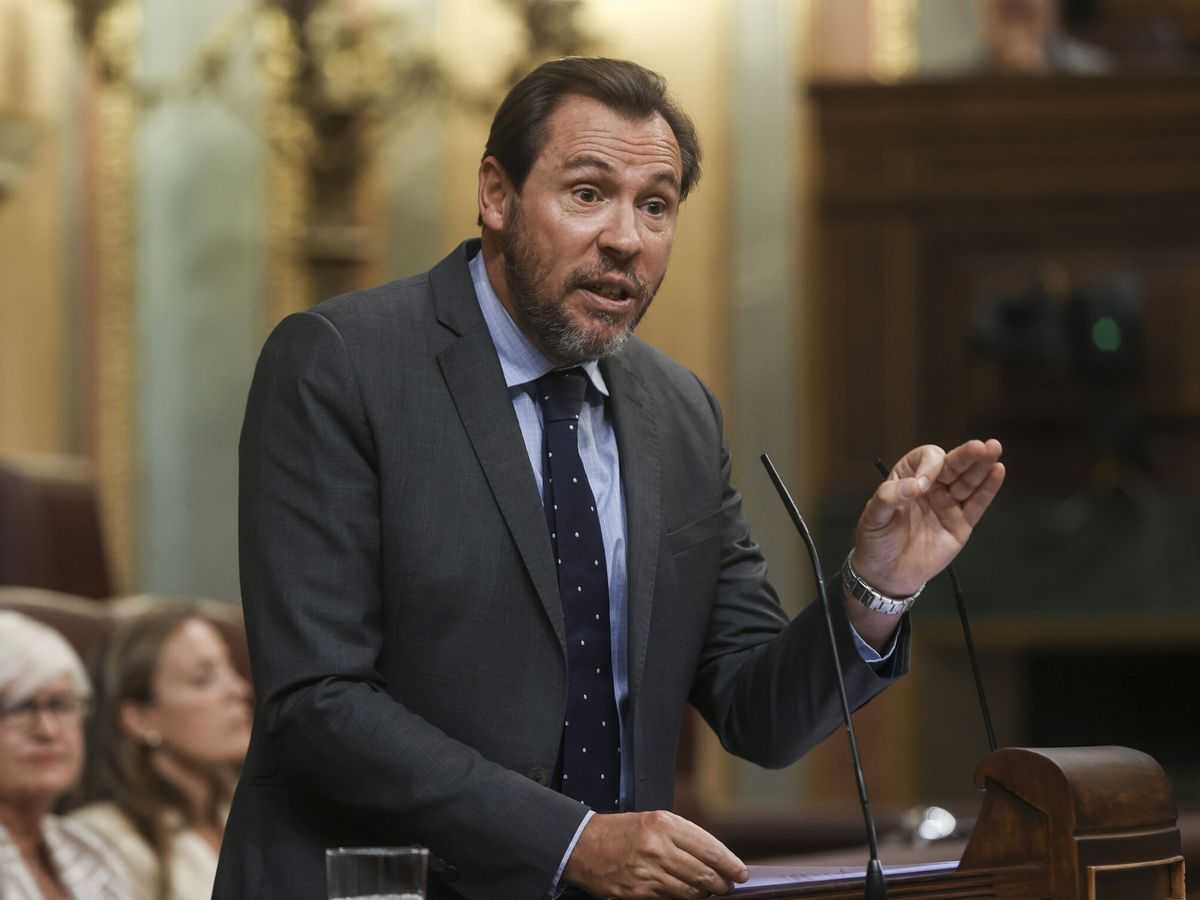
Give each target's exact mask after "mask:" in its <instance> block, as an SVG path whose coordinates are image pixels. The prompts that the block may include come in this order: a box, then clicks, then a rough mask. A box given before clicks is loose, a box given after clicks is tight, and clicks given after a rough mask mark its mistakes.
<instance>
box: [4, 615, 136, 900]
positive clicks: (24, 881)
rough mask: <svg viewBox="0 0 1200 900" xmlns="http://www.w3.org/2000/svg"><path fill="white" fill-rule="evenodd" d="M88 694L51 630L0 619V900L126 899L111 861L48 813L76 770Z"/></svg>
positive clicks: (98, 844) (75, 661)
mask: <svg viewBox="0 0 1200 900" xmlns="http://www.w3.org/2000/svg"><path fill="white" fill-rule="evenodd" d="M90 694H91V687H90V685H89V683H88V678H87V675H86V674H85V672H84V669H83V665H82V663H80V661H79V656H78V655H76V653H75V651H74V650H72V649H71V646H70V644H68V643H67V642H66V640H64V639H63V637H62V636H61V635H60V634H59V633H58V632H57V631H55V630H54V629H52V628H49V627H47V626H46V625H43V624H41V623H40V622H36V621H34V620H33V619H30V618H28V617H27V616H23V615H21V614H20V613H15V612H0V898H3V900H64V898H70V900H127V898H128V897H129V885H128V882H127V881H126V879H125V870H124V867H123V865H122V863H121V860H120V859H119V857H117V856H116V855H114V853H113V851H112V850H111V849H109V847H108V846H107V845H106V844H105V843H104V842H103V841H102V840H100V838H99V837H97V836H96V835H95V834H94V833H93V832H92V831H91V830H90V829H88V828H87V827H86V826H84V825H81V824H79V823H76V822H72V821H70V820H68V819H62V818H59V817H58V816H55V815H53V814H52V812H51V810H53V809H54V808H55V806H56V804H57V803H58V801H59V799H60V798H61V797H62V796H63V795H64V794H65V793H66V792H67V791H68V790H70V789H71V788H72V787H74V785H75V783H76V781H78V779H79V773H80V771H81V770H82V768H83V719H84V716H85V715H86V713H87V708H88V697H89V695H90Z"/></svg>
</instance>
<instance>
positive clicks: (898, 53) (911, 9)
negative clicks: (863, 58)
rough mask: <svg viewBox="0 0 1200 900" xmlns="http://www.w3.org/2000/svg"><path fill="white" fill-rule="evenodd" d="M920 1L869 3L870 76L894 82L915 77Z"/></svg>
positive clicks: (874, 0) (918, 48) (878, 1)
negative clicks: (870, 38)
mask: <svg viewBox="0 0 1200 900" xmlns="http://www.w3.org/2000/svg"><path fill="white" fill-rule="evenodd" d="M920 12H921V3H920V0H871V37H872V41H871V74H872V75H874V76H875V77H876V78H878V79H879V80H880V81H898V80H899V79H901V78H907V77H909V76H911V75H914V74H916V71H917V65H918V63H919V62H920V47H919V45H918V42H917V25H918V17H919V16H920Z"/></svg>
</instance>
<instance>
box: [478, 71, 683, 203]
mask: <svg viewBox="0 0 1200 900" xmlns="http://www.w3.org/2000/svg"><path fill="white" fill-rule="evenodd" d="M570 95H578V96H583V97H591V98H592V99H593V100H598V101H600V102H601V103H603V104H604V105H605V106H607V107H609V108H611V109H613V110H616V111H617V112H619V113H622V114H623V115H626V116H629V117H631V118H637V119H643V118H647V117H649V116H652V115H654V114H655V113H658V114H659V115H660V116H662V117H663V119H665V120H666V122H667V124H668V125H670V126H671V131H673V132H674V133H675V140H676V142H678V144H679V153H680V156H681V157H682V161H683V181H682V183H681V184H680V186H679V193H680V196H681V199H682V198H686V197H687V195H688V192H689V191H690V190H691V189H692V188H693V187H694V186H695V185H696V182H697V181H698V180H699V179H700V139H699V138H698V137H697V136H696V126H695V125H693V124H692V120H691V119H690V118H689V117H688V115H687V113H685V112H684V111H683V110H682V109H680V108H679V106H677V105H676V103H675V101H674V100H672V99H671V97H670V95H669V94H668V93H667V82H666V79H664V78H663V77H662V76H661V75H659V74H658V73H657V72H652V71H650V70H649V69H647V68H644V67H642V66H639V65H638V64H637V63H634V62H629V61H628V60H622V59H605V58H603V57H583V56H568V57H565V58H564V59H555V60H551V61H550V62H547V63H543V64H542V65H540V66H538V67H537V68H536V69H534V70H533V71H532V72H530V73H529V74H528V75H526V76H525V77H524V78H522V79H521V80H520V81H518V82H517V83H516V84H515V85H513V88H512V90H510V91H509V92H508V95H507V96H506V97H505V98H504V100H503V101H502V102H501V104H500V108H499V109H497V110H496V117H495V118H494V119H492V130H491V132H490V133H489V134H488V140H487V146H486V147H485V148H484V151H483V155H484V158H487V157H488V156H494V157H495V158H496V159H497V160H498V161H499V162H500V165H502V166H503V167H504V171H505V173H506V174H507V175H508V178H509V180H510V181H511V182H512V184H513V187H515V188H516V189H517V190H518V191H519V190H520V189H521V187H522V185H524V184H525V179H526V178H527V177H528V176H529V170H530V169H532V168H533V164H534V162H535V161H536V160H537V158H538V154H539V153H541V152H542V147H543V146H545V143H546V120H547V119H549V118H550V114H551V113H553V112H554V110H555V108H556V107H557V106H558V104H559V102H560V101H561V100H562V99H563V98H564V97H567V96H570Z"/></svg>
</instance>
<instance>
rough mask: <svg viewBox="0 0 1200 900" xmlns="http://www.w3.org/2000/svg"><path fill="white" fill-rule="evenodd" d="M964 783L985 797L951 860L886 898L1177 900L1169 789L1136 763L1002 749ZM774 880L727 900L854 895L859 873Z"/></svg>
mask: <svg viewBox="0 0 1200 900" xmlns="http://www.w3.org/2000/svg"><path fill="white" fill-rule="evenodd" d="M975 780H976V783H977V784H978V786H979V787H981V788H982V789H983V790H984V791H985V795H984V801H983V808H982V810H981V811H980V814H979V819H978V821H977V822H976V824H975V830H974V832H973V834H972V836H971V839H970V841H969V843H968V844H967V848H966V850H965V851H964V853H963V856H962V859H961V860H960V861H959V862H958V863H957V864H954V863H946V864H934V865H928V866H906V867H900V868H898V869H896V870H893V871H892V872H890V873H889V875H888V896H889V898H909V900H933V898H947V900H949V898H959V900H967V898H973V900H985V898H1012V900H1185V896H1186V895H1185V892H1184V865H1183V852H1182V844H1181V841H1180V836H1179V828H1178V827H1177V823H1176V811H1175V803H1174V800H1173V799H1172V796H1171V788H1170V785H1169V783H1168V782H1167V778H1166V775H1165V774H1164V773H1163V770H1162V768H1161V767H1160V766H1159V765H1158V763H1157V762H1155V761H1154V760H1153V759H1151V758H1150V757H1149V756H1147V755H1146V754H1145V753H1141V752H1139V751H1137V750H1130V749H1128V748H1126V747H1075V748H1063V749H1044V750H1033V749H1024V748H1015V747H1014V748H1006V749H1003V750H998V751H996V752H995V753H992V754H991V755H989V756H988V757H987V758H986V759H984V761H983V763H982V764H981V765H980V766H979V768H978V769H977V770H976V773H975ZM886 864H887V860H886V859H885V860H884V865H885V869H886ZM767 869H768V867H762V868H760V869H758V870H756V871H755V872H754V874H755V875H760V876H761V875H763V874H764V873H766V872H767ZM777 875H778V877H777V878H776V879H775V881H776V884H774V885H770V884H762V885H760V886H757V887H749V888H743V889H739V890H737V891H736V892H735V893H737V894H739V895H742V896H746V897H756V898H759V897H761V898H777V900H782V898H802V897H804V898H812V897H821V898H827V900H857V898H861V897H862V896H863V893H862V873H861V870H859V871H858V872H857V873H852V872H850V871H849V870H832V871H831V870H824V871H816V872H814V871H812V870H809V871H807V872H805V871H803V870H791V872H789V871H788V870H787V868H786V867H779V871H778V873H777ZM764 880H769V879H764Z"/></svg>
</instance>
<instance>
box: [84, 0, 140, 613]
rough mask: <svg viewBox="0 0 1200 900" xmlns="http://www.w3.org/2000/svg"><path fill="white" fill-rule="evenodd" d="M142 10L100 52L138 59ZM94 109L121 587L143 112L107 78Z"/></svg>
mask: <svg viewBox="0 0 1200 900" xmlns="http://www.w3.org/2000/svg"><path fill="white" fill-rule="evenodd" d="M140 16H141V13H140V7H139V5H138V3H137V2H135V0H120V2H118V3H116V4H115V5H114V6H113V7H112V8H111V9H110V10H109V11H108V12H107V13H106V14H105V15H104V17H103V18H102V19H101V20H100V22H99V23H98V25H99V27H98V30H97V33H96V48H97V51H98V52H99V54H100V56H101V57H102V58H104V59H111V60H116V61H118V62H119V63H122V64H124V65H127V66H132V64H133V58H134V53H135V52H136V45H137V39H138V36H139V33H140ZM90 114H91V123H90V125H91V128H90V131H91V134H90V138H91V139H90V142H89V147H88V151H87V156H88V159H87V167H88V176H89V178H88V180H89V187H90V197H89V213H88V232H89V245H90V252H89V254H88V255H89V257H90V260H89V262H90V266H89V269H90V278H89V282H90V283H89V294H90V297H89V300H90V303H89V307H90V311H91V326H92V328H91V330H92V335H93V338H92V359H91V366H90V367H88V368H90V370H91V373H92V382H91V385H90V393H91V398H90V399H91V404H90V406H91V410H92V413H91V423H90V425H91V445H92V454H93V457H94V459H95V464H96V473H97V478H98V481H99V486H100V503H101V514H102V517H103V522H104V530H105V534H106V536H107V539H108V545H109V546H108V550H109V556H110V560H111V562H112V566H113V581H114V584H115V587H116V590H117V591H118V592H120V591H124V590H127V589H129V587H130V586H131V579H132V577H133V571H132V570H133V557H134V554H133V534H134V521H133V509H134V490H135V478H134V472H135V469H136V459H135V456H136V446H137V442H136V422H135V409H136V398H135V385H136V378H137V359H136V351H135V344H134V325H135V315H136V314H135V309H134V306H135V291H134V266H135V243H136V241H135V236H134V213H133V170H134V150H133V146H134V135H135V129H136V127H137V118H138V117H137V111H136V108H135V104H134V100H133V98H132V96H131V95H130V94H129V92H128V91H125V90H122V89H121V88H120V87H114V86H112V85H110V84H106V83H104V82H103V81H101V80H100V79H93V82H92V88H91V97H90Z"/></svg>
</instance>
